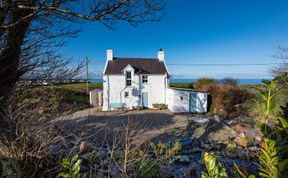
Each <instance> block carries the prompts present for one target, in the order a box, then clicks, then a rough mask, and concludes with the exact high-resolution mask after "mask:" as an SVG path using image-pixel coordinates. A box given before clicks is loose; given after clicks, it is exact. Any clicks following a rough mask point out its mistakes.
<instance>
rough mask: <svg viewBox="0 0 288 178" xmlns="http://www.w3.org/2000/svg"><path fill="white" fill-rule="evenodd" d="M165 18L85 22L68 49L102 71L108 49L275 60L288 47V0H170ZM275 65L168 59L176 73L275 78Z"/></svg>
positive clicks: (138, 54)
mask: <svg viewBox="0 0 288 178" xmlns="http://www.w3.org/2000/svg"><path fill="white" fill-rule="evenodd" d="M166 2H167V5H166V9H165V16H164V17H163V19H162V20H161V21H160V22H154V23H145V24H140V25H138V26H137V27H133V26H131V25H129V24H128V23H125V22H123V23H122V22H121V23H118V24H116V26H115V29H114V30H109V29H107V28H106V27H104V26H103V25H102V24H100V23H97V22H88V23H83V24H82V29H83V31H82V32H81V33H79V34H78V37H77V38H72V39H69V40H67V43H66V47H65V48H64V49H63V50H64V51H65V53H66V54H68V55H70V56H72V57H73V58H74V60H75V61H79V60H82V59H83V58H84V57H85V56H87V57H88V58H89V59H90V60H91V63H90V67H89V69H90V71H92V72H102V71H103V67H104V62H105V60H106V49H113V51H114V54H115V56H117V57H156V55H157V51H158V49H159V48H163V49H164V51H165V61H166V63H167V64H175V63H177V64H179V63H183V64H187V63H189V64H200V63H201V64H203V63H204V64H211V63H213V64H219V63H275V62H280V61H279V60H276V59H274V58H272V55H273V54H275V53H276V52H277V49H276V48H277V47H278V46H283V47H288V1H287V0H286V1H284V0H274V1H272V0H264V1H263V0H232V1H231V0H181V1H180V0H178V1H176V0H167V1H166ZM271 67H272V66H229V67H227V66H226V67H199V66H198V67H196V66H174V65H168V68H169V71H170V73H171V74H172V75H174V78H198V77H204V76H205V77H213V78H223V77H234V78H270V77H271V74H270V72H269V69H271Z"/></svg>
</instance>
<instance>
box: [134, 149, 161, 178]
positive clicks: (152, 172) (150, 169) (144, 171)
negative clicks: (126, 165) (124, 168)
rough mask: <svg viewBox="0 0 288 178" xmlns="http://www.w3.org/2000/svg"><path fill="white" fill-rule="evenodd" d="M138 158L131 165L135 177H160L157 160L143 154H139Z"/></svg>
mask: <svg viewBox="0 0 288 178" xmlns="http://www.w3.org/2000/svg"><path fill="white" fill-rule="evenodd" d="M139 153H140V154H142V155H139V158H141V159H138V160H136V161H135V162H134V163H133V169H134V171H135V172H136V175H137V177H143V178H152V177H160V174H161V167H160V164H161V162H160V161H159V160H157V159H153V158H151V157H150V156H148V155H147V154H145V153H144V152H142V151H141V152H139Z"/></svg>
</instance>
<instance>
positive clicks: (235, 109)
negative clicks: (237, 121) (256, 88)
mask: <svg viewBox="0 0 288 178" xmlns="http://www.w3.org/2000/svg"><path fill="white" fill-rule="evenodd" d="M227 80H228V79H227ZM196 83H197V85H195V88H196V86H197V89H199V90H202V91H206V92H208V93H210V95H211V98H212V103H211V109H210V110H211V111H212V112H215V113H217V114H220V115H221V116H223V117H226V118H231V117H236V116H239V115H246V114H247V113H248V112H247V110H248V108H246V107H245V103H246V102H247V101H249V99H250V98H252V97H253V95H252V94H251V93H250V92H249V91H248V90H246V89H241V88H240V87H239V86H238V85H237V84H236V85H235V83H233V82H232V81H229V82H228V81H225V82H223V83H216V82H215V81H214V80H212V79H199V81H197V82H196Z"/></svg>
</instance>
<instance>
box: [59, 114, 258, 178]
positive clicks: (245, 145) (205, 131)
mask: <svg viewBox="0 0 288 178" xmlns="http://www.w3.org/2000/svg"><path fill="white" fill-rule="evenodd" d="M128 121H129V122H130V123H134V124H136V123H137V124H136V125H137V134H136V135H135V137H134V138H133V142H135V143H134V144H136V145H137V144H144V143H147V142H148V143H150V142H154V143H158V142H159V141H163V142H167V141H172V142H174V141H175V140H180V139H183V138H192V143H191V144H189V145H186V146H183V147H182V149H181V150H180V151H179V153H177V155H175V159H174V161H173V162H172V163H171V164H163V165H162V166H161V167H162V170H164V171H163V172H164V173H165V175H163V177H200V175H201V171H203V170H205V167H204V165H203V163H202V156H203V153H204V152H208V151H209V152H214V153H215V154H216V155H218V160H219V161H220V162H222V164H223V165H224V166H225V167H226V168H227V169H228V170H229V169H230V168H232V167H234V163H235V164H237V165H238V167H239V169H241V170H245V171H246V172H249V173H253V172H255V171H256V170H257V166H256V165H255V163H256V162H255V154H256V153H257V151H258V149H259V144H260V140H261V134H260V131H259V130H258V128H257V126H255V124H254V121H253V119H251V118H247V117H239V118H236V119H234V120H232V121H229V120H225V119H221V118H219V117H217V116H215V115H212V116H211V115H210V116H209V115H191V114H173V113H171V112H169V111H166V110H164V111H155V110H141V111H129V112H128V111H121V112H98V111H96V110H94V109H87V110H84V111H80V112H77V113H74V114H72V115H69V116H65V117H63V118H61V119H59V120H57V121H56V122H57V124H58V126H59V127H63V128H64V129H63V130H65V132H69V133H73V135H81V136H82V137H87V136H89V135H90V136H91V135H95V136H96V135H97V139H90V140H89V139H87V140H86V141H85V142H84V141H83V142H81V143H80V144H79V148H77V149H78V151H79V153H80V155H79V156H80V157H81V158H82V159H83V160H84V162H83V165H82V168H81V169H82V171H88V170H89V171H90V174H93V170H94V171H96V170H101V171H98V173H97V174H101V176H104V177H107V176H108V173H109V172H110V173H112V175H114V176H117V177H121V176H120V175H121V169H120V168H119V166H117V165H116V164H115V163H112V162H113V160H111V157H110V156H109V155H111V150H110V149H109V148H110V147H109V146H107V145H109V144H110V143H111V141H112V140H113V133H115V132H121V131H123V128H124V127H125V123H127V122H128ZM93 138H94V137H93ZM103 140H106V142H105V143H104V142H103ZM70 141H71V140H70ZM101 141H102V142H101ZM72 142H73V139H72ZM72 145H73V144H72ZM118 151H120V150H118ZM152 156H153V153H151V157H152ZM91 161H92V162H93V164H91ZM99 168H101V169H99ZM96 172H97V171H96Z"/></svg>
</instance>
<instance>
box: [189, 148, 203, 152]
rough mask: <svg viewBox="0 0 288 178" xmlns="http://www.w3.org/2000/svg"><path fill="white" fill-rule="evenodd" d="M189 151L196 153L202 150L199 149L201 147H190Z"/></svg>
mask: <svg viewBox="0 0 288 178" xmlns="http://www.w3.org/2000/svg"><path fill="white" fill-rule="evenodd" d="M190 152H191V153H197V152H203V150H202V149H201V148H198V147H197V148H192V149H191V150H190Z"/></svg>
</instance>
